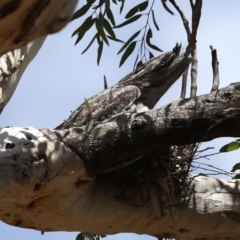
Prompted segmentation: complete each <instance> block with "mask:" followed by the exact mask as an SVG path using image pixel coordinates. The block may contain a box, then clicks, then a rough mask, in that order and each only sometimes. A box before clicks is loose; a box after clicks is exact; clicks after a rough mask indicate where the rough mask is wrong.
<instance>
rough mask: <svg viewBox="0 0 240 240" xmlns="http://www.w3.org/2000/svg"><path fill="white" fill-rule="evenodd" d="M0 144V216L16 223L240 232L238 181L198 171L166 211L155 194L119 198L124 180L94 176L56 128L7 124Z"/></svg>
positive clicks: (164, 233) (220, 234) (192, 234)
mask: <svg viewBox="0 0 240 240" xmlns="http://www.w3.org/2000/svg"><path fill="white" fill-rule="evenodd" d="M0 144H1V153H0V156H1V162H0V166H1V167H0V169H1V170H0V186H1V191H0V199H1V200H0V217H1V220H2V221H4V222H6V223H8V224H11V225H14V226H18V227H24V228H32V229H38V230H41V231H57V230H64V231H84V232H91V233H95V234H114V233H120V232H135V233H138V234H149V235H152V236H157V237H159V238H160V237H161V238H163V237H178V238H181V239H216V237H217V239H238V238H239V237H240V230H239V214H240V212H239V204H240V197H239V196H240V184H239V181H237V180H232V181H226V180H219V179H211V178H209V177H205V176H194V177H193V176H190V177H189V178H188V179H186V182H185V187H186V192H185V195H182V196H179V199H178V200H177V202H176V203H175V204H174V205H171V206H170V208H168V207H164V208H166V209H165V211H164V214H163V215H162V214H160V215H159V214H158V211H157V209H156V205H155V204H154V201H152V200H150V199H148V200H147V201H146V202H145V204H143V205H134V204H130V203H127V202H126V201H125V200H124V199H122V198H119V197H118V192H119V190H120V189H119V185H117V184H116V183H114V182H112V181H108V180H106V179H105V178H104V177H103V176H102V175H100V176H98V177H94V178H89V177H88V176H87V173H86V171H85V167H84V165H83V162H82V161H81V159H80V158H79V157H78V156H76V154H74V153H72V152H71V150H70V149H68V148H67V147H66V146H65V145H64V144H63V143H62V142H61V141H59V139H58V137H57V136H56V135H55V133H54V132H52V131H50V130H46V129H41V130H37V129H34V128H5V129H2V130H1V132H0ZM132 191H134V189H132ZM152 194H154V192H152ZM133 197H134V196H133V195H132V198H133ZM49 219H51V221H49Z"/></svg>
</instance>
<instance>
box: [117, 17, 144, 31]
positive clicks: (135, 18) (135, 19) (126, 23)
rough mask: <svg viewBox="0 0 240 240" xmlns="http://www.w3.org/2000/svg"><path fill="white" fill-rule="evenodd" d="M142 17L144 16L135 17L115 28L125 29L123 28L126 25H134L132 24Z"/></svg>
mask: <svg viewBox="0 0 240 240" xmlns="http://www.w3.org/2000/svg"><path fill="white" fill-rule="evenodd" d="M141 16H142V14H138V15H135V16H134V17H132V18H130V19H128V20H127V21H125V22H123V23H121V24H119V25H117V26H115V27H114V28H121V27H123V26H126V25H128V24H129V23H132V22H135V21H137V20H138V19H139V18H140V17H141Z"/></svg>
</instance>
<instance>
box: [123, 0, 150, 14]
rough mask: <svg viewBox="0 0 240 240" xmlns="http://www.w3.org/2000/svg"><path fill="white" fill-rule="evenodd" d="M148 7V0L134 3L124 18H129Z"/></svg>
mask: <svg viewBox="0 0 240 240" xmlns="http://www.w3.org/2000/svg"><path fill="white" fill-rule="evenodd" d="M147 7H148V1H144V2H142V3H140V4H138V5H136V6H135V7H133V8H132V9H131V10H130V11H129V12H128V13H127V14H126V16H125V18H130V17H132V16H133V15H134V14H136V13H137V12H142V11H144V10H145V9H146V8H147Z"/></svg>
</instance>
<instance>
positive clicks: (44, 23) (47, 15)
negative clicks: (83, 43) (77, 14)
mask: <svg viewBox="0 0 240 240" xmlns="http://www.w3.org/2000/svg"><path fill="white" fill-rule="evenodd" d="M76 4H77V0H51V1H46V0H42V1H39V0H21V1H19V0H16V1H12V0H5V1H0V29H1V32H0V56H1V55H2V54H4V53H6V52H8V51H11V50H13V49H16V48H20V47H21V46H23V45H25V44H27V43H29V42H31V41H33V40H34V39H37V38H39V37H42V36H46V35H47V34H49V33H54V32H57V31H59V30H60V29H62V28H63V27H64V26H65V25H66V24H67V23H68V22H69V20H70V18H71V16H72V13H73V11H74V8H75V7H76Z"/></svg>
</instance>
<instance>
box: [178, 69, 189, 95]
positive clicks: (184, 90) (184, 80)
mask: <svg viewBox="0 0 240 240" xmlns="http://www.w3.org/2000/svg"><path fill="white" fill-rule="evenodd" d="M188 69H189V66H188V67H187V69H186V70H185V71H184V73H183V75H182V90H181V96H180V98H185V96H186V89H187V76H188Z"/></svg>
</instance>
